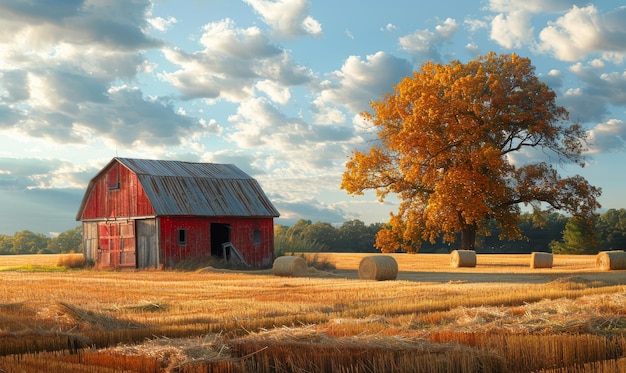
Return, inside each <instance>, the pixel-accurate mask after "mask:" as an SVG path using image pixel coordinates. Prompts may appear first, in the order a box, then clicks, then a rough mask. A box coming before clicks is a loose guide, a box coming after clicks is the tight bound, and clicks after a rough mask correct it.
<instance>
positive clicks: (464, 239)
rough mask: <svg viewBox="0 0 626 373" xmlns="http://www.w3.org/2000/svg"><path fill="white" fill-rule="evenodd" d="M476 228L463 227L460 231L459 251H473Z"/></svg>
mask: <svg viewBox="0 0 626 373" xmlns="http://www.w3.org/2000/svg"><path fill="white" fill-rule="evenodd" d="M474 245H476V226H475V225H465V226H463V229H461V250H475V246H474Z"/></svg>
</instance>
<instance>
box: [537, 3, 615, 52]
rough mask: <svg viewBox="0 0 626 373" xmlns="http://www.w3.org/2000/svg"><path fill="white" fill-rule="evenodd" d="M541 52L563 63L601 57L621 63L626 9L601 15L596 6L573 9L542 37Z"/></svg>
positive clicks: (553, 23) (548, 28)
mask: <svg viewBox="0 0 626 373" xmlns="http://www.w3.org/2000/svg"><path fill="white" fill-rule="evenodd" d="M539 38H540V39H541V45H540V49H541V50H542V51H546V52H548V53H552V54H553V55H554V56H555V57H556V58H558V59H560V60H563V61H576V60H580V59H583V58H586V57H587V56H588V55H589V54H592V53H599V54H601V55H603V56H604V58H605V59H607V60H613V61H621V60H623V58H624V56H625V55H626V53H625V52H624V50H625V49H626V7H620V8H618V9H617V10H615V11H613V12H610V13H607V14H601V13H600V12H599V11H598V9H597V8H596V7H595V6H594V5H588V6H586V7H582V8H579V7H577V6H574V7H572V9H570V10H569V11H568V12H567V13H566V14H565V15H563V16H562V17H560V18H558V19H557V20H556V21H554V22H550V23H549V25H548V26H547V27H546V28H544V29H543V30H542V31H541V33H540V34H539Z"/></svg>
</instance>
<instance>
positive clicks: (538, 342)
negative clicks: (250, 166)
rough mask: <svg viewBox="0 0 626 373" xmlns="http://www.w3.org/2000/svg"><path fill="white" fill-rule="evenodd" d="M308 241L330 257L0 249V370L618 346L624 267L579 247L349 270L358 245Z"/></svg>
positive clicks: (276, 367)
mask: <svg viewBox="0 0 626 373" xmlns="http://www.w3.org/2000/svg"><path fill="white" fill-rule="evenodd" d="M317 255H318V259H320V258H319V256H323V257H322V258H321V259H323V260H328V261H330V262H332V263H334V264H335V266H336V268H337V269H335V270H332V271H319V270H314V269H309V271H308V273H309V275H308V276H306V277H293V278H292V277H278V276H273V275H272V271H271V270H266V271H238V272H237V271H227V270H219V271H217V270H212V269H210V268H207V269H204V270H201V271H194V272H189V271H187V272H185V271H121V272H110V271H88V270H67V271H64V272H40V271H35V272H29V271H26V270H24V268H28V267H27V266H26V265H27V264H30V265H42V264H41V263H38V261H39V260H42V258H40V257H41V256H34V257H23V258H22V259H24V260H26V262H21V263H18V262H17V261H16V260H15V259H16V258H15V257H0V281H1V284H2V285H1V286H0V371H3V372H47V371H49V372H56V371H65V372H87V371H88V372H110V371H116V370H123V369H126V370H128V371H134V372H183V371H184V372H196V371H197V372H200V371H202V372H205V371H215V372H246V371H261V372H265V371H273V372H289V371H293V369H294V367H299V368H300V369H302V371H316V372H324V371H341V370H343V371H350V372H370V371H390V370H391V371H397V372H410V371H414V369H415V367H416V366H419V367H420V370H421V371H424V372H439V371H458V372H478V371H481V372H529V371H546V372H548V371H550V372H568V371H571V372H582V371H584V369H585V368H586V367H593V369H594V371H596V372H603V371H606V372H614V371H615V367H619V366H622V365H623V362H624V359H625V358H626V272H625V271H608V272H606V271H602V270H600V269H598V268H597V267H596V262H595V259H596V258H595V256H560V255H555V256H554V265H553V268H545V269H532V268H529V265H528V263H529V260H530V254H528V255H480V254H479V255H478V256H477V266H476V267H475V268H451V267H450V257H449V255H444V254H391V255H392V256H393V257H394V258H395V259H396V261H397V263H398V269H399V272H398V279H397V280H395V281H365V280H359V279H358V268H359V263H360V261H361V259H362V258H363V257H364V256H367V255H368V254H317ZM44 257H46V258H45V260H48V261H50V262H48V264H46V265H51V264H50V263H57V262H58V257H57V258H47V257H48V256H47V255H46V256H44ZM9 260H11V261H10V262H9ZM11 268H17V269H18V270H15V269H14V270H12V269H11ZM43 351H48V352H45V353H44V352H43ZM417 364H419V365H417ZM611 369H613V370H611Z"/></svg>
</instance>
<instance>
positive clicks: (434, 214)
mask: <svg viewBox="0 0 626 373" xmlns="http://www.w3.org/2000/svg"><path fill="white" fill-rule="evenodd" d="M555 97H556V95H555V93H554V92H553V91H552V90H551V89H550V88H549V87H548V86H547V85H546V84H545V83H543V82H541V81H539V79H538V78H537V77H536V76H535V73H534V67H533V66H532V65H531V62H530V60H529V59H527V58H521V57H519V56H518V55H516V54H511V55H501V56H497V55H496V54H494V53H489V54H487V55H486V56H482V57H479V58H477V59H476V60H473V61H470V62H468V63H461V62H459V61H453V62H450V63H449V64H447V65H442V64H439V63H431V62H428V63H426V64H424V65H423V66H422V67H421V69H420V70H419V71H417V72H415V73H414V74H413V76H410V77H407V78H405V79H403V80H402V81H401V82H400V83H399V84H398V85H396V86H395V87H394V90H393V92H392V93H388V94H386V95H384V96H383V97H382V99H380V100H378V101H374V102H372V103H371V106H372V109H373V112H371V113H369V112H366V113H363V114H362V116H363V117H364V119H365V120H367V121H368V122H369V123H371V125H372V126H373V128H374V129H375V130H376V133H377V136H378V140H379V141H378V142H375V143H373V144H374V145H373V146H372V147H371V148H370V149H369V150H368V151H367V152H361V151H359V150H355V151H354V152H353V154H352V156H351V158H350V159H349V161H348V162H347V163H346V171H345V172H344V174H343V180H342V184H341V187H342V188H343V189H345V190H346V191H347V192H348V193H351V194H356V195H359V194H363V193H364V191H366V190H375V191H376V194H377V196H378V197H379V199H380V200H384V199H385V197H386V196H387V195H388V194H395V195H397V196H398V197H399V199H400V200H401V203H400V207H399V210H398V212H397V213H396V214H392V216H391V218H390V220H389V223H388V224H387V225H386V229H381V231H380V232H379V233H378V235H377V239H376V244H377V246H378V247H380V248H381V249H382V250H383V251H395V250H396V249H397V248H401V249H403V250H405V251H416V250H418V249H419V247H420V245H421V242H422V241H423V240H430V241H431V242H433V241H434V240H435V239H436V238H437V237H439V236H440V235H441V234H443V238H444V240H446V241H448V242H453V241H455V240H456V239H457V234H458V233H459V232H460V235H461V248H463V249H474V248H475V241H476V236H477V235H478V234H485V233H487V230H488V222H489V221H490V220H494V221H496V222H497V224H498V228H499V229H500V231H501V238H519V237H520V236H521V232H520V229H519V226H518V217H519V214H520V212H521V208H520V205H522V204H525V205H530V206H532V208H533V210H534V211H535V212H537V213H540V212H543V211H548V212H551V211H553V210H562V211H567V212H569V213H571V214H572V215H579V216H582V217H584V218H588V217H590V216H592V215H593V213H594V211H595V210H596V209H597V208H598V207H599V206H600V205H599V204H598V202H597V197H598V196H599V195H600V189H598V188H596V187H594V186H592V185H590V184H589V183H588V182H587V181H586V180H585V179H584V178H583V177H581V176H573V177H568V178H562V177H561V176H560V175H559V174H558V172H557V170H556V169H555V168H554V167H553V166H552V165H551V164H548V163H543V162H542V163H531V164H526V165H518V164H516V163H513V162H512V161H511V159H512V156H513V155H515V154H516V153H519V152H526V151H528V150H536V151H541V152H544V153H548V154H551V155H553V156H554V159H557V160H558V161H560V162H572V163H577V164H579V165H581V166H582V165H583V164H584V157H583V155H582V151H583V150H584V147H585V139H586V136H587V134H586V131H585V130H584V128H582V127H581V126H580V125H578V124H569V123H568V122H567V121H568V113H567V111H566V110H565V109H564V108H562V107H559V106H557V105H556V103H555Z"/></svg>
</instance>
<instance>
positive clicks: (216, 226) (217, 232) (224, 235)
mask: <svg viewBox="0 0 626 373" xmlns="http://www.w3.org/2000/svg"><path fill="white" fill-rule="evenodd" d="M226 242H230V225H229V224H221V223H211V256H214V257H217V258H224V259H226V260H228V259H229V258H230V249H229V248H227V249H226V252H224V249H222V244H224V243H226Z"/></svg>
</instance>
